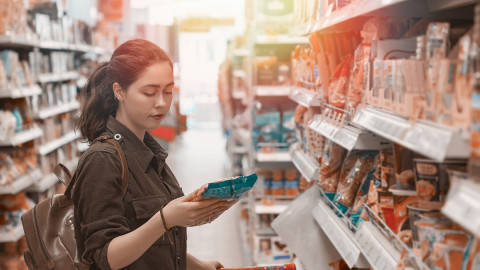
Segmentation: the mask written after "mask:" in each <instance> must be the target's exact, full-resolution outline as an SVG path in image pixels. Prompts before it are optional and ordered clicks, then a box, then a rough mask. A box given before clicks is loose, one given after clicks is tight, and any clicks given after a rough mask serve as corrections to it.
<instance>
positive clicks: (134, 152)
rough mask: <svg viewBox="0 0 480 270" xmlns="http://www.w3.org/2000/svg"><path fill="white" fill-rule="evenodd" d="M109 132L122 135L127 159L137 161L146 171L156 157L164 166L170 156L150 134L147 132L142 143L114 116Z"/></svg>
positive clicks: (108, 126)
mask: <svg viewBox="0 0 480 270" xmlns="http://www.w3.org/2000/svg"><path fill="white" fill-rule="evenodd" d="M107 130H108V131H110V132H111V133H113V134H120V135H121V139H120V144H121V145H122V144H123V146H124V149H125V156H126V157H127V159H134V160H136V161H137V162H138V164H139V165H140V166H141V167H142V169H143V170H144V171H146V170H147V168H148V166H149V165H150V162H152V159H153V157H154V156H157V157H158V158H159V161H160V163H162V164H163V163H164V162H165V159H166V158H167V156H168V153H167V151H165V149H163V148H162V147H161V146H160V144H159V143H158V142H157V141H156V140H155V138H153V137H152V135H151V134H150V132H148V131H146V132H145V137H144V139H143V142H142V141H140V139H139V138H138V137H137V136H135V134H133V132H132V131H131V130H130V129H128V128H127V127H126V126H124V125H123V124H122V123H120V122H119V121H118V120H117V119H116V118H115V117H113V116H110V117H109V118H108V122H107Z"/></svg>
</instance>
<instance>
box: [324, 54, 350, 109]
mask: <svg viewBox="0 0 480 270" xmlns="http://www.w3.org/2000/svg"><path fill="white" fill-rule="evenodd" d="M352 61H353V56H351V55H349V56H347V57H345V59H343V61H342V62H341V63H340V64H339V65H338V66H337V68H336V69H335V72H334V73H333V75H332V77H331V79H330V87H329V93H328V103H329V104H331V105H333V106H335V107H337V108H340V109H343V108H345V103H346V102H347V90H348V78H349V75H350V65H351V63H352Z"/></svg>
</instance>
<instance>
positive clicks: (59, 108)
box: [35, 101, 80, 120]
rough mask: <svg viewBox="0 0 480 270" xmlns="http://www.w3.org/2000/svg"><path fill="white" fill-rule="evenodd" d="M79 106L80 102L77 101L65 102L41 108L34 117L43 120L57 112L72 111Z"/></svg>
mask: <svg viewBox="0 0 480 270" xmlns="http://www.w3.org/2000/svg"><path fill="white" fill-rule="evenodd" d="M79 108H80V103H79V102H78V101H74V102H70V103H67V104H62V105H59V106H54V107H49V108H47V109H43V110H41V111H39V112H38V113H36V114H35V118H37V119H42V120H43V119H47V118H49V117H52V116H55V115H58V114H62V113H66V112H70V111H74V110H77V109H79Z"/></svg>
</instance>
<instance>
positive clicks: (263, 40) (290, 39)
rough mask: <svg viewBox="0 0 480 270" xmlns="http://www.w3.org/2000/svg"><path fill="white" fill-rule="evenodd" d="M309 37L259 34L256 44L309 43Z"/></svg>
mask: <svg viewBox="0 0 480 270" xmlns="http://www.w3.org/2000/svg"><path fill="white" fill-rule="evenodd" d="M308 43H309V41H308V38H307V37H298V36H288V35H257V36H256V38H255V44H258V45H270V44H285V45H288V44H291V45H295V44H308Z"/></svg>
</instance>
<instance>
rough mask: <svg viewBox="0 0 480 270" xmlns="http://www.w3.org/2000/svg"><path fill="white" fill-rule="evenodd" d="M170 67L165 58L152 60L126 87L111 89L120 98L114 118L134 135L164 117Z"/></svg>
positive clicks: (169, 101)
mask: <svg viewBox="0 0 480 270" xmlns="http://www.w3.org/2000/svg"><path fill="white" fill-rule="evenodd" d="M173 87H174V80H173V70H172V68H171V66H170V64H169V63H168V62H162V63H157V64H153V65H151V66H149V67H147V68H146V69H145V71H143V72H142V73H141V74H140V76H139V77H138V79H137V80H136V81H135V82H134V83H132V84H131V85H130V87H129V88H128V89H127V91H121V92H122V93H121V97H118V93H117V92H118V90H116V86H115V85H114V92H115V94H116V95H117V98H118V99H119V107H118V111H117V119H119V120H120V121H121V122H122V123H123V124H124V125H126V126H127V127H128V128H130V129H131V130H132V131H133V132H134V133H135V134H136V135H137V136H139V135H141V136H142V137H143V134H144V133H145V130H150V129H155V128H158V127H159V126H160V123H161V122H162V120H163V119H164V118H165V115H166V114H167V113H168V111H169V110H170V105H171V104H172V91H173Z"/></svg>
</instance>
